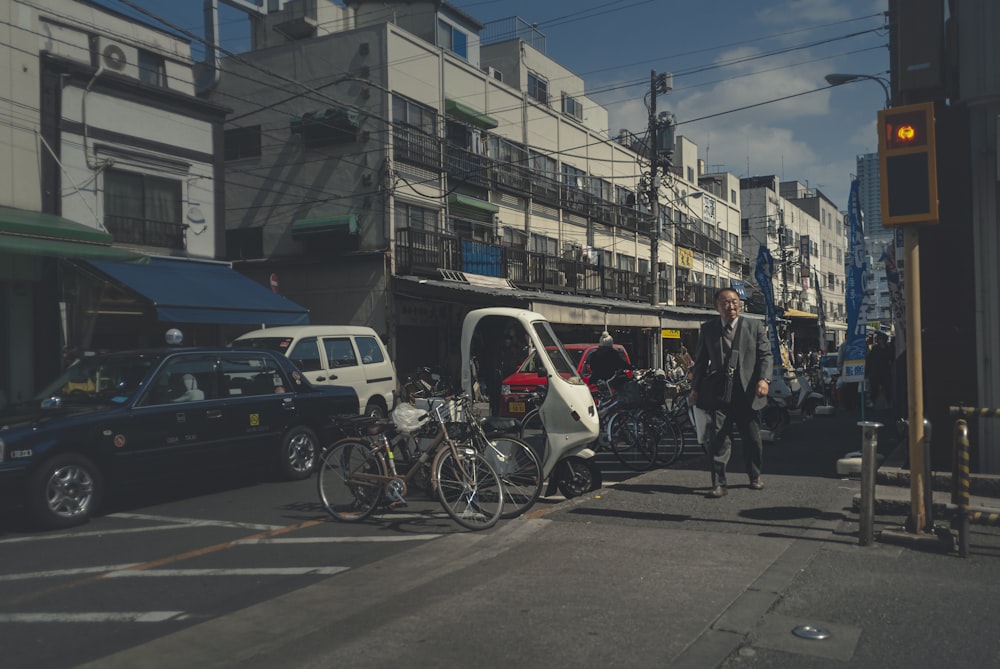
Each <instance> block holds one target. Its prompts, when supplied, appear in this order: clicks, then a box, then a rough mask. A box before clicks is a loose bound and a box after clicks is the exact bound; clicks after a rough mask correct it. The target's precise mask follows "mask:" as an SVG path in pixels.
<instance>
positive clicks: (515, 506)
mask: <svg viewBox="0 0 1000 669" xmlns="http://www.w3.org/2000/svg"><path fill="white" fill-rule="evenodd" d="M482 439H483V438H482V436H480V435H477V436H476V448H477V449H478V450H479V452H480V453H482V454H483V456H484V457H485V458H486V461H487V462H488V463H490V466H491V467H493V470H494V471H495V472H496V473H497V476H499V477H500V484H501V485H503V492H504V495H505V497H504V500H503V514H502V517H503V518H517V517H518V516H520V515H521V514H522V513H524V512H525V511H527V510H528V509H530V508H531V507H532V506H533V505H534V504H535V502H537V501H538V497H539V496H540V495H541V494H542V463H541V461H540V460H539V459H538V456H537V455H535V452H534V451H533V450H532V448H531V446H529V445H528V444H527V443H525V442H523V441H521V440H520V439H515V438H514V437H493V438H491V439H489V440H488V441H487V442H486V443H485V444H484V443H482Z"/></svg>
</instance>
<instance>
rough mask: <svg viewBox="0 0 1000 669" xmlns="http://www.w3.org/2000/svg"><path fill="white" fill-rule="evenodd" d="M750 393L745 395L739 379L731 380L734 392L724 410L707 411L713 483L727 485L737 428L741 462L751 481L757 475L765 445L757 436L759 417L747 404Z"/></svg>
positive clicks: (758, 434) (758, 433) (749, 399)
mask: <svg viewBox="0 0 1000 669" xmlns="http://www.w3.org/2000/svg"><path fill="white" fill-rule="evenodd" d="M752 401H753V398H752V397H747V394H746V389H744V388H743V387H742V384H740V383H734V384H733V396H732V401H731V402H730V405H729V407H728V408H726V409H725V410H718V411H714V412H710V413H709V423H708V435H709V441H708V449H709V457H711V458H712V487H713V488H714V487H715V486H719V485H722V486H724V485H727V483H726V465H727V464H728V463H729V456H730V455H731V454H732V449H733V442H732V436H731V435H732V431H733V428H734V427H735V428H736V429H737V430H739V431H740V437H741V438H742V440H743V466H744V468H745V470H746V473H747V475H748V476H749V477H750V480H751V481H754V480H756V479H758V478H760V467H761V462H762V461H763V454H764V445H763V443H762V442H761V440H760V421H758V420H757V412H756V411H754V410H753V409H752V408H750V403H751V402H752Z"/></svg>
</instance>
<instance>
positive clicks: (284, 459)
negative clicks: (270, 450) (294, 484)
mask: <svg viewBox="0 0 1000 669" xmlns="http://www.w3.org/2000/svg"><path fill="white" fill-rule="evenodd" d="M279 458H280V459H279V461H278V467H279V468H280V469H281V475H282V476H284V477H285V478H286V479H288V480H290V481H301V480H302V479H307V478H309V475H310V474H312V473H313V470H315V469H316V463H317V462H318V460H319V439H318V438H317V437H316V433H315V432H313V431H312V430H310V429H309V428H308V427H303V426H299V427H293V428H292V429H290V430H289V431H288V432H286V433H285V436H284V438H283V439H282V440H281V450H280V451H279Z"/></svg>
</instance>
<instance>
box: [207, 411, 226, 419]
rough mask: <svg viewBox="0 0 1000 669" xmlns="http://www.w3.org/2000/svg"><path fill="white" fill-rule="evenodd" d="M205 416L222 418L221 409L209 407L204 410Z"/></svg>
mask: <svg viewBox="0 0 1000 669" xmlns="http://www.w3.org/2000/svg"><path fill="white" fill-rule="evenodd" d="M205 417H206V418H222V409H209V410H208V411H206V412H205Z"/></svg>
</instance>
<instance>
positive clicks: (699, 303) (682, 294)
mask: <svg viewBox="0 0 1000 669" xmlns="http://www.w3.org/2000/svg"><path fill="white" fill-rule="evenodd" d="M716 290H717V288H712V287H709V286H703V285H701V284H698V283H687V282H682V281H679V282H677V292H676V293H675V295H674V301H675V303H676V304H677V305H678V306H688V307H710V306H712V298H713V297H715V291H716Z"/></svg>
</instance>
